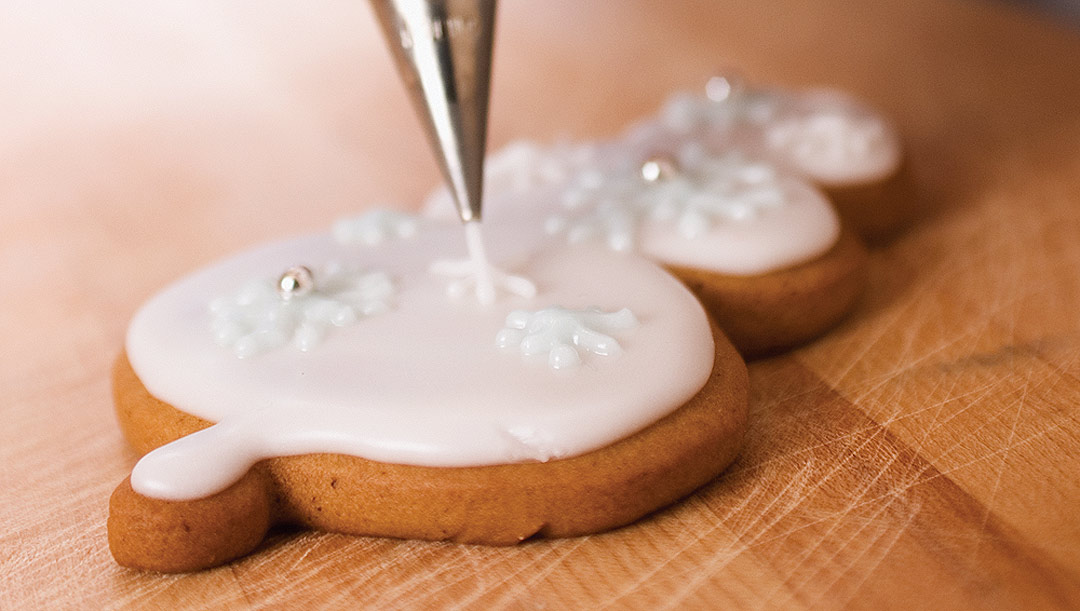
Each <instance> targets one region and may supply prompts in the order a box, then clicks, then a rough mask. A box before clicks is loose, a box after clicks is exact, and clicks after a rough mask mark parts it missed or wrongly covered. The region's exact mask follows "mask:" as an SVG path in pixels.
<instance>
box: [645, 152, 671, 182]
mask: <svg viewBox="0 0 1080 611" xmlns="http://www.w3.org/2000/svg"><path fill="white" fill-rule="evenodd" d="M678 175H679V164H678V163H676V162H675V160H674V159H672V158H671V157H665V156H660V155H656V156H653V157H649V158H648V159H646V160H645V163H642V164H641V177H642V178H643V179H645V182H660V181H662V180H669V179H671V178H674V177H675V176H678Z"/></svg>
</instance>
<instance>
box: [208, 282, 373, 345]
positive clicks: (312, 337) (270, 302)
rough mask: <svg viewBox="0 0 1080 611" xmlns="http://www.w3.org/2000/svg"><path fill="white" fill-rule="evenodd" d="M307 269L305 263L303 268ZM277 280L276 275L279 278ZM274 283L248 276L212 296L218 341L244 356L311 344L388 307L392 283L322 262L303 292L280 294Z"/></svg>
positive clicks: (212, 326) (213, 318)
mask: <svg viewBox="0 0 1080 611" xmlns="http://www.w3.org/2000/svg"><path fill="white" fill-rule="evenodd" d="M302 269H305V268H302ZM279 282H280V281H279ZM277 284H278V283H277V282H275V281H273V280H268V279H258V280H252V281H249V282H247V283H246V284H244V285H243V286H242V287H241V288H240V289H239V290H237V291H236V292H234V293H232V294H231V295H227V296H224V297H219V298H217V299H214V300H213V301H211V302H210V307H209V310H210V315H211V322H210V328H211V331H212V333H213V336H214V340H215V341H216V342H217V344H218V345H219V346H222V347H225V348H229V349H230V350H232V353H233V354H234V355H236V356H237V357H238V358H247V357H250V356H254V355H256V354H259V353H262V352H266V351H268V350H273V349H275V348H278V347H280V346H284V345H285V344H288V343H291V344H292V345H293V346H295V347H296V348H298V349H299V350H302V351H307V350H311V349H312V348H313V347H315V346H316V345H317V344H318V343H319V342H321V341H322V339H323V338H324V337H325V336H326V334H327V332H328V331H329V330H330V329H331V328H333V327H343V326H346V325H351V324H354V323H356V322H357V321H358V320H360V319H361V318H364V317H367V316H375V315H377V314H382V313H384V312H386V311H388V310H389V309H390V300H391V299H392V298H393V294H394V287H393V284H392V283H391V282H390V278H389V277H388V276H387V275H386V274H384V273H379V272H375V273H365V272H360V271H357V270H355V269H350V268H347V267H343V266H342V265H340V264H331V265H328V266H326V267H325V268H324V269H323V270H322V271H321V272H320V273H319V274H318V276H317V284H316V285H315V286H313V287H311V288H310V289H309V290H306V291H304V292H303V293H296V294H295V295H293V296H290V295H289V294H288V293H285V294H279V291H278V289H277V286H276V285H277Z"/></svg>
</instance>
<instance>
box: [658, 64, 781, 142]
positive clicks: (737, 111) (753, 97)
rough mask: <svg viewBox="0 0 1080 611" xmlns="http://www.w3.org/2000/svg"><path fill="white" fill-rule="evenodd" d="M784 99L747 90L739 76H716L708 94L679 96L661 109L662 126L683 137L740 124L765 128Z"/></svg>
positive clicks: (674, 97)
mask: <svg viewBox="0 0 1080 611" xmlns="http://www.w3.org/2000/svg"><path fill="white" fill-rule="evenodd" d="M780 101H781V100H780V96H778V95H777V94H775V93H773V92H770V91H765V90H756V89H751V88H749V87H747V85H746V83H745V81H743V79H742V78H741V77H739V76H737V75H734V74H726V75H718V76H714V77H712V78H711V79H709V81H708V82H707V83H706V84H705V95H704V96H701V95H694V94H691V93H681V94H676V95H674V96H672V97H671V99H670V100H668V102H667V103H666V104H665V105H664V107H663V108H662V109H661V110H660V116H659V119H660V124H661V125H662V126H663V127H664V128H665V129H666V130H669V131H670V132H672V133H675V134H679V135H680V136H688V135H690V134H693V133H696V132H700V131H701V129H702V128H703V127H704V128H708V129H713V130H720V131H725V130H728V129H732V128H734V127H736V126H738V125H755V126H757V125H762V124H764V123H766V122H767V121H769V120H770V119H772V118H773V117H774V116H775V115H776V113H777V111H778V110H779V107H780Z"/></svg>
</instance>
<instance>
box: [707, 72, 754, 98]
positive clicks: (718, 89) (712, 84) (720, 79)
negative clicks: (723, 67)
mask: <svg viewBox="0 0 1080 611" xmlns="http://www.w3.org/2000/svg"><path fill="white" fill-rule="evenodd" d="M744 88H745V84H744V83H743V79H742V78H741V77H740V76H739V75H738V74H735V73H726V74H719V75H717V76H714V77H712V78H710V79H709V80H708V81H706V82H705V97H707V98H709V100H710V101H712V102H727V101H728V100H732V99H734V98H736V97H738V96H739V94H740V93H742V91H743V89H744Z"/></svg>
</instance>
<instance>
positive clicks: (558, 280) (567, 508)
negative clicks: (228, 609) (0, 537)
mask: <svg viewBox="0 0 1080 611" xmlns="http://www.w3.org/2000/svg"><path fill="white" fill-rule="evenodd" d="M485 230H486V231H487V233H488V236H487V237H488V239H489V240H490V241H489V242H488V243H487V245H486V247H487V253H488V255H489V256H490V260H491V261H493V262H494V264H495V265H494V267H489V266H486V265H480V264H478V261H482V260H483V257H482V256H478V255H477V253H478V252H480V253H481V254H482V252H483V249H482V248H480V247H481V246H482V244H483V241H482V240H481V238H480V237H479V228H478V225H475V224H470V232H469V236H470V237H469V244H470V245H471V246H472V247H473V248H472V249H471V254H470V258H468V259H466V258H464V256H463V251H464V250H465V249H464V248H463V245H464V242H465V240H463V239H462V231H461V227H460V224H450V225H443V224H439V223H435V222H432V221H426V220H418V219H415V218H412V217H408V216H403V215H398V214H395V213H389V212H383V213H374V214H372V215H367V216H365V217H363V218H362V219H359V220H356V221H350V222H346V223H343V224H340V225H338V226H336V227H335V231H334V232H333V233H332V234H330V233H328V234H325V235H316V236H311V237H306V238H300V239H296V240H292V241H287V242H282V243H278V244H272V245H269V246H266V247H263V248H260V249H257V250H254V251H251V252H247V253H244V254H241V255H239V256H236V257H234V258H232V259H229V260H226V261H224V262H222V263H219V264H216V265H214V266H212V267H210V268H207V269H205V270H202V271H200V272H197V273H195V274H193V275H192V276H189V277H188V278H185V279H183V280H181V281H180V282H178V283H177V284H175V285H173V286H171V287H169V288H167V289H166V290H164V291H163V292H161V293H160V294H158V295H157V296H155V297H154V298H152V299H151V300H150V301H148V302H147V303H146V304H145V305H144V306H143V308H142V309H140V311H139V312H138V313H137V314H136V316H135V317H134V319H133V321H132V323H131V326H130V328H129V332H128V336H127V341H126V350H125V354H124V355H123V356H122V357H121V358H120V359H119V360H118V362H117V364H116V367H115V370H114V380H113V381H114V394H115V400H116V407H117V413H118V416H119V420H120V423H121V426H122V428H123V430H124V433H125V435H126V436H127V437H128V439H129V440H130V441H131V443H132V444H133V445H134V447H135V448H136V449H137V450H138V451H139V452H140V453H146V454H145V456H143V458H142V459H141V460H140V461H139V462H138V464H137V465H136V466H135V469H134V470H133V471H132V475H131V477H130V478H129V479H128V480H127V481H125V482H124V483H123V484H121V485H120V487H118V488H117V490H116V492H115V493H114V494H113V496H112V499H111V501H110V514H109V524H108V532H109V544H110V548H111V550H112V552H113V555H114V557H115V558H116V560H117V561H118V562H119V563H120V564H122V565H125V566H130V567H136V568H141V569H150V570H158V571H190V570H197V569H201V568H206V567H210V566H214V565H217V564H221V563H224V562H227V561H229V560H231V559H233V558H236V557H239V556H241V555H244V554H247V553H249V552H251V551H252V550H253V549H255V548H256V547H257V546H258V545H259V543H260V541H261V540H262V539H263V537H264V536H265V534H266V532H267V529H268V528H270V527H271V526H272V525H273V524H278V523H287V524H297V525H301V526H304V527H309V528H314V529H319V530H326V531H334V532H344V533H353V534H360V535H377V536H389V537H403V538H419V539H431V540H452V541H460V542H472V543H485V544H495V545H503V544H513V543H517V542H519V541H522V540H524V539H528V538H530V537H533V536H543V537H563V536H575V535H582V534H586V533H593V532H598V531H603V530H606V529H610V528H614V527H617V526H620V525H624V524H627V523H629V522H632V521H634V520H636V519H638V518H639V517H641V516H643V515H645V514H647V513H649V512H651V511H654V510H656V509H658V508H660V507H663V506H665V505H668V504H670V503H672V502H674V501H676V500H677V499H679V498H681V497H683V496H685V495H687V494H689V493H690V492H692V491H693V490H695V489H696V488H698V487H699V486H701V485H703V484H704V483H706V482H708V481H709V480H711V479H712V478H714V477H716V475H717V474H719V473H720V472H721V471H722V470H723V469H724V468H725V467H726V466H727V465H728V464H729V463H730V462H731V461H732V460H733V459H734V457H735V455H736V452H737V451H738V448H739V446H740V443H741V440H742V436H743V432H744V429H745V421H746V402H747V376H746V369H745V366H744V365H743V363H742V360H741V358H740V357H739V355H738V354H737V352H736V351H735V349H734V348H733V347H732V346H731V344H730V343H729V342H728V341H727V339H725V337H724V335H723V334H722V333H721V332H719V331H718V329H717V328H716V326H715V325H714V324H713V323H712V322H711V321H710V319H709V317H708V316H707V315H706V313H705V312H704V311H703V309H702V308H701V306H700V304H699V303H698V301H697V300H696V299H695V297H694V296H693V295H692V294H691V293H690V292H689V291H687V290H686V288H685V287H684V286H683V285H682V284H680V283H679V282H678V281H677V280H676V279H675V278H673V277H672V276H670V275H669V274H668V273H667V272H665V271H664V270H663V269H661V268H660V267H658V266H656V265H655V264H653V263H651V262H649V261H647V260H645V259H642V258H639V257H635V256H626V255H623V254H620V253H614V252H611V251H610V250H608V249H606V248H601V247H595V246H590V245H581V246H573V247H571V246H567V245H565V244H564V243H563V242H562V241H558V240H544V239H537V238H536V234H535V232H530V231H521V230H518V229H516V228H513V227H497V226H493V227H485ZM455 253H456V254H459V255H462V256H463V258H462V259H461V260H460V261H450V262H439V263H437V264H435V265H434V266H432V261H433V260H436V259H440V258H443V257H447V256H448V255H454V254H455ZM452 258H453V257H451V259H452ZM501 270H512V272H513V273H512V274H510V273H506V272H504V271H501ZM481 302H482V303H481Z"/></svg>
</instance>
